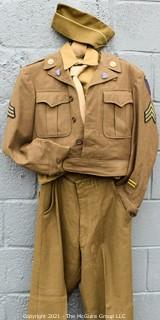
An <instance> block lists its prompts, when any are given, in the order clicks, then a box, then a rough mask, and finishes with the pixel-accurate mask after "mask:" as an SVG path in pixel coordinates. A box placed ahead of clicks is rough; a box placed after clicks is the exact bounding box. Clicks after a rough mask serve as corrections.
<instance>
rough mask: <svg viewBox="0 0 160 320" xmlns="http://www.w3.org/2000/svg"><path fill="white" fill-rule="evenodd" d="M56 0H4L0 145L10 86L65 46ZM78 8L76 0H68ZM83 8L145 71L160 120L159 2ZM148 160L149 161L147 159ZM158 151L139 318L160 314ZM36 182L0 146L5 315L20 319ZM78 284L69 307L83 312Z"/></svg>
mask: <svg viewBox="0 0 160 320" xmlns="http://www.w3.org/2000/svg"><path fill="white" fill-rule="evenodd" d="M57 2H58V1H57V0H48V1H46V0H37V1H32V0H27V1H26V0H0V143H1V141H2V136H3V129H4V126H5V123H6V111H7V105H8V101H9V97H10V94H11V90H12V86H13V83H14V81H15V78H16V76H17V74H18V72H19V68H20V66H23V65H25V64H27V63H30V62H32V61H34V60H36V59H38V58H40V57H43V56H45V55H47V54H48V53H50V52H52V51H54V50H55V49H57V48H59V47H60V46H61V45H62V44H63V43H64V41H65V40H64V39H62V38H61V37H60V36H59V35H57V34H56V33H53V31H52V29H51V28H50V22H51V19H52V16H53V12H54V9H55V7H56V4H57ZM65 3H68V4H70V5H73V6H75V5H76V4H75V1H73V0H68V1H65ZM77 6H78V7H79V8H80V9H82V10H84V11H88V12H90V13H92V14H94V15H96V16H98V17H99V18H101V19H102V20H104V22H106V23H109V24H111V26H113V28H114V30H115V31H116V36H115V37H114V39H113V40H112V41H111V42H110V45H109V46H108V47H107V50H108V51H111V52H113V53H117V54H118V55H119V56H121V57H123V58H124V59H126V60H129V61H130V62H133V63H135V64H137V65H139V66H140V67H141V68H142V69H143V70H144V71H145V73H146V75H147V77H148V80H149V83H150V85H151V89H152V95H153V99H154V102H155V105H156V111H157V116H158V122H159V125H160V37H159V30H160V19H159V11H160V1H158V0H157V1H156V0H154V1H136V0H135V1H125V0H123V1H118V0H109V1H107V0H106V1H104V0H79V1H78V3H77ZM144 161H145V159H144ZM159 181H160V154H158V156H157V161H156V164H155V166H154V170H153V174H152V177H151V179H150V182H149V184H148V190H147V192H146V195H145V200H144V201H143V203H142V206H141V208H140V211H139V214H138V216H137V217H136V219H135V220H134V221H133V282H134V306H135V320H144V319H145V320H153V319H159V318H160V217H159V215H160V182H159ZM36 209H37V180H36V176H35V175H34V174H33V173H31V172H30V171H29V170H26V169H23V168H22V167H20V166H17V165H15V163H14V162H13V161H11V160H10V159H9V158H8V157H5V156H4V154H2V152H1V151H0V319H1V320H10V319H12V320H22V319H23V314H25V313H26V310H27V301H28V293H29V286H30V277H31V261H32V252H33V239H34V226H35V215H36ZM81 311H82V308H81V300H80V295H79V291H78V290H77V289H76V290H75V292H74V293H73V294H72V296H71V298H70V302H69V312H70V313H71V314H72V315H74V314H77V313H80V312H81Z"/></svg>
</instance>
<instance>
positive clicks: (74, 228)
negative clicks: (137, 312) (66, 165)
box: [28, 172, 133, 320]
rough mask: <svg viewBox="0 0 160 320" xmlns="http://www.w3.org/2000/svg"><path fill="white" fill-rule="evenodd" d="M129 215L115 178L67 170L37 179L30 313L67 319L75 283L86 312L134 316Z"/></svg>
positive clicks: (107, 316) (129, 319)
mask: <svg viewBox="0 0 160 320" xmlns="http://www.w3.org/2000/svg"><path fill="white" fill-rule="evenodd" d="M131 220H132V217H131V216H130V214H129V213H128V211H126V209H125V208H124V206H123V204H122V202H121V199H120V197H119V195H118V193H117V190H116V186H115V183H114V179H113V178H108V177H98V176H92V175H87V174H80V173H70V172H68V173H65V174H64V175H63V176H61V177H60V178H58V179H57V180H54V181H51V182H49V183H46V184H43V185H41V188H40V193H39V205H38V212H37V221H36V233H35V247H34V260H33V265H32V281H31V291H30V296H29V308H28V313H29V315H30V316H32V318H33V319H53V318H58V319H66V318H67V316H66V314H67V312H68V310H67V303H68V299H69V295H70V293H71V292H72V290H73V289H74V288H75V287H76V286H77V285H78V286H79V289H80V293H81V299H82V304H83V308H84V312H85V314H87V316H89V317H91V318H102V315H103V316H104V318H105V319H125V320H126V319H127V320H133V294H132V260H131V256H132V254H131V225H132V223H131ZM42 315H43V317H42Z"/></svg>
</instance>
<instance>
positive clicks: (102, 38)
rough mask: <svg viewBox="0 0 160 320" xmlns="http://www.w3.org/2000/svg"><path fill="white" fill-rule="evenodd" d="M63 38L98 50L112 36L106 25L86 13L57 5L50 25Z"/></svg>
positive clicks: (112, 32) (61, 4)
mask: <svg viewBox="0 0 160 320" xmlns="http://www.w3.org/2000/svg"><path fill="white" fill-rule="evenodd" d="M51 26H52V28H53V29H55V30H56V31H57V32H59V33H61V34H62V35H63V36H65V37H67V38H69V39H71V40H74V41H77V42H81V43H87V44H90V45H91V46H93V47H94V48H100V47H103V46H105V45H106V43H107V42H108V41H109V40H110V39H111V38H112V37H113V36H114V34H115V32H114V31H113V30H112V29H111V27H109V26H108V25H106V24H104V23H103V22H102V21H100V20H99V19H97V18H96V17H95V16H92V15H90V14H88V13H85V12H82V11H80V10H78V9H76V8H73V7H70V6H68V5H66V4H63V3H59V4H58V5H57V8H56V12H55V15H54V17H53V20H52V24H51Z"/></svg>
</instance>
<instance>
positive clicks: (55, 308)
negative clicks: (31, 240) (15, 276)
mask: <svg viewBox="0 0 160 320" xmlns="http://www.w3.org/2000/svg"><path fill="white" fill-rule="evenodd" d="M57 198H58V195H57V188H56V182H55V181H53V182H50V183H47V184H44V185H42V186H41V189H40V197H39V206H38V212H37V221H36V234H35V246H34V261H33V266H32V282H31V291H30V297H29V306H28V313H29V315H32V317H33V315H37V318H38V316H40V315H45V318H46V319H49V315H50V314H57V315H58V316H59V318H61V317H63V319H65V316H66V313H67V293H66V285H65V279H64V262H63V249H62V237H61V226H60V218H59V207H58V199H57Z"/></svg>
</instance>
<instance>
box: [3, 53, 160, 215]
mask: <svg viewBox="0 0 160 320" xmlns="http://www.w3.org/2000/svg"><path fill="white" fill-rule="evenodd" d="M86 90H87V91H86V92H87V93H86V105H87V107H86V117H85V125H84V124H83V122H82V119H81V115H80V111H79V105H78V99H77V94H76V89H75V86H74V83H73V81H72V79H71V77H70V75H69V70H64V67H63V61H62V56H61V54H60V51H57V52H55V53H53V54H50V55H49V56H47V57H46V58H45V59H42V60H41V61H37V62H35V63H33V64H31V65H28V66H25V67H23V68H22V69H21V70H20V73H19V75H18V77H17V80H16V83H15V85H14V89H13V93H12V96H11V99H10V105H9V108H8V119H7V125H6V129H5V133H4V139H3V144H2V150H3V152H4V153H5V154H6V155H8V156H10V157H11V158H12V159H13V160H14V161H15V162H16V163H17V164H20V165H23V166H25V167H26V168H29V169H31V170H34V171H36V172H37V173H38V174H39V182H40V183H46V182H47V181H50V180H54V179H56V178H57V177H59V176H60V175H62V174H64V173H65V171H73V172H80V173H87V174H92V175H98V176H103V177H106V176H111V177H115V178H116V177H120V179H119V180H116V184H117V192H118V193H119V195H120V197H121V200H122V202H123V204H124V206H125V207H126V208H127V210H129V211H130V212H133V213H136V212H137V210H138V208H139V205H140V203H141V201H142V200H143V197H144V193H145V190H146V188H147V183H148V180H149V176H150V174H151V170H152V168H153V165H154V162H155V159H156V154H157V149H158V131H157V125H156V114H155V109H154V105H153V102H152V99H151V95H150V92H149V87H148V83H147V80H146V79H145V75H144V73H143V71H142V70H140V69H139V68H137V67H136V66H135V65H133V64H130V63H128V62H127V61H125V60H123V59H120V58H119V57H117V56H114V55H112V54H109V53H104V52H101V56H100V61H99V63H98V66H97V68H96V70H95V71H94V75H93V76H92V79H91V80H90V82H89V83H88V84H87V85H86Z"/></svg>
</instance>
